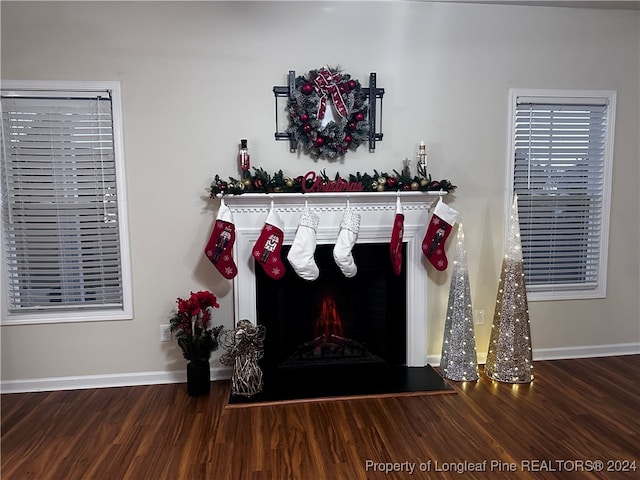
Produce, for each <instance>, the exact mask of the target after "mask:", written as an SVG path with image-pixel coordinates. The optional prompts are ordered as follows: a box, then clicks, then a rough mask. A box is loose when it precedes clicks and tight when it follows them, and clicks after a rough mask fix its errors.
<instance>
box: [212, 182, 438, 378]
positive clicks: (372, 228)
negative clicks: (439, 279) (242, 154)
mask: <svg viewBox="0 0 640 480" xmlns="http://www.w3.org/2000/svg"><path fill="white" fill-rule="evenodd" d="M446 194H447V192H444V191H436V192H413V191H412V192H398V193H396V192H348V193H347V192H345V193H342V192H340V193H339V192H335V193H334V192H331V193H305V194H302V193H291V194H290V193H274V194H264V193H246V194H243V195H235V196H225V197H224V201H225V203H226V204H227V205H228V206H229V208H230V209H231V212H232V214H233V220H234V224H235V228H236V244H235V248H234V259H235V262H236V265H237V266H238V275H237V276H236V277H235V278H234V306H235V315H234V316H235V322H236V323H237V322H238V321H239V320H241V319H248V320H251V321H252V322H253V323H256V321H257V311H256V280H255V263H254V259H253V256H252V255H251V252H252V248H253V245H254V244H255V242H256V241H257V239H258V237H259V236H260V232H261V231H262V227H263V226H264V221H265V220H266V218H267V214H268V213H269V210H270V208H271V207H272V206H273V207H274V208H276V210H277V211H278V214H279V215H280V217H281V218H282V220H283V221H284V224H285V229H284V243H285V244H289V245H290V244H291V243H292V242H293V239H294V237H295V233H296V229H297V227H298V221H299V218H300V214H301V213H302V210H303V209H304V207H305V205H307V206H308V207H309V208H311V209H312V210H313V211H314V213H316V214H317V215H318V216H319V217H320V223H319V225H318V229H317V235H316V240H317V244H319V245H323V244H334V243H335V241H336V239H337V238H338V233H339V230H340V221H341V219H342V214H343V212H344V210H345V208H346V207H347V204H348V205H349V206H350V207H351V208H352V209H354V210H356V211H357V212H358V213H360V215H361V221H360V233H359V234H358V240H357V243H389V241H390V238H391V230H392V227H393V220H394V217H395V213H396V199H397V197H400V201H401V204H402V208H403V213H404V217H405V219H404V236H403V241H404V242H405V243H406V246H407V248H406V270H407V271H406V274H407V295H406V299H405V302H406V307H407V308H406V312H407V365H408V366H424V365H426V363H427V360H426V346H427V343H428V342H427V340H428V339H427V328H426V322H427V311H428V309H427V303H428V300H427V268H428V267H427V262H426V260H425V258H424V255H423V253H422V239H423V237H424V234H425V232H426V229H427V223H428V220H429V209H430V208H431V206H432V205H433V203H434V201H435V200H436V199H438V198H439V197H441V196H443V195H446ZM389 261H390V260H389ZM356 264H357V259H356ZM292 273H293V272H292ZM321 275H322V273H321Z"/></svg>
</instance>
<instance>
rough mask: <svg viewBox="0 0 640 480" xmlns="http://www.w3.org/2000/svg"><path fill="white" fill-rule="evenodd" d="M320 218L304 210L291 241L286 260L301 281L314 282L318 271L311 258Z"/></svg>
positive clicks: (314, 249)
mask: <svg viewBox="0 0 640 480" xmlns="http://www.w3.org/2000/svg"><path fill="white" fill-rule="evenodd" d="M319 220H320V218H319V217H318V215H316V214H315V213H313V212H312V211H311V210H310V209H308V208H305V209H304V210H303V211H302V215H301V216H300V224H299V225H298V230H297V231H296V236H295V238H294V239H293V244H292V245H291V250H289V253H288V254H287V260H289V263H290V264H291V266H292V267H293V269H294V270H295V272H296V273H297V274H298V276H299V277H300V278H302V279H303V280H315V279H317V278H318V275H319V274H320V271H319V270H318V265H316V261H315V259H314V258H313V254H314V253H315V251H316V229H317V228H318V222H319Z"/></svg>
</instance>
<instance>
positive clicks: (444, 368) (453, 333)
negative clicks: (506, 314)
mask: <svg viewBox="0 0 640 480" xmlns="http://www.w3.org/2000/svg"><path fill="white" fill-rule="evenodd" d="M440 371H441V372H442V374H443V375H444V376H445V377H446V378H449V379H451V380H455V381H473V380H477V379H478V355H477V352H476V337H475V333H474V330H473V308H472V306H471V288H470V286H469V269H468V266H467V252H466V250H465V247H464V231H463V228H462V222H460V223H459V224H458V235H457V238H456V256H455V259H454V261H453V272H452V274H451V283H450V285H449V304H448V306H447V319H446V320H445V323H444V338H443V340H442V355H441V357H440Z"/></svg>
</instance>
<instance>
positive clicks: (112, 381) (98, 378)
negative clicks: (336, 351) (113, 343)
mask: <svg viewBox="0 0 640 480" xmlns="http://www.w3.org/2000/svg"><path fill="white" fill-rule="evenodd" d="M638 354H640V343H619V344H613V345H588V346H582V347H561V348H537V349H536V348H534V349H533V360H534V361H536V360H563V359H570V358H592V357H613V356H616V355H638ZM485 361H486V354H485V353H478V363H480V364H483V363H485ZM427 363H429V365H432V366H434V367H436V366H439V365H440V355H429V356H428V357H427ZM231 373H232V370H231V367H213V368H211V380H214V381H215V380H227V379H229V378H231ZM186 381H187V373H186V368H185V369H184V370H180V371H177V370H176V371H166V372H162V371H159V372H136V373H119V374H107V375H81V376H75V377H50V378H34V379H27V380H3V381H2V382H0V393H3V394H5V393H27V392H49V391H56V390H83V389H88V388H109V387H133V386H137V385H162V384H168V383H185V382H186Z"/></svg>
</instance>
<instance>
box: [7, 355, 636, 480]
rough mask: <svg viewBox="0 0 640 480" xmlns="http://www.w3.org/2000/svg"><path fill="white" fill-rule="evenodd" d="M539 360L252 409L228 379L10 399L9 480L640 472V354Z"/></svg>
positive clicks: (609, 475) (349, 479)
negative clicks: (399, 387)
mask: <svg viewBox="0 0 640 480" xmlns="http://www.w3.org/2000/svg"><path fill="white" fill-rule="evenodd" d="M534 368H535V381H534V382H533V383H532V384H531V385H508V384H500V383H497V382H493V381H491V380H489V379H488V378H486V377H484V376H482V377H481V379H480V380H479V381H478V382H477V383H466V384H463V383H455V382H451V383H452V384H453V385H454V386H455V388H456V389H457V391H458V394H457V395H451V394H449V395H426V396H402V397H395V398H378V399H374V398H371V399H357V400H333V401H322V402H311V403H296V404H290V405H271V406H259V407H247V408H225V405H226V403H227V398H228V387H229V385H228V382H215V383H214V384H213V385H212V390H211V394H210V395H209V396H207V397H198V398H189V397H188V396H187V394H186V387H185V385H156V386H147V387H126V388H107V389H96V390H76V391H62V392H42V393H24V394H5V395H2V396H1V401H2V404H1V407H2V424H1V428H2V443H1V453H2V464H1V467H2V470H1V478H2V479H3V480H8V479H20V480H21V479H37V480H46V479H56V480H58V479H64V480H67V479H82V480H86V479H118V480H119V479H134V480H147V479H150V480H155V479H211V480H213V479H216V480H217V479H248V480H257V479H274V480H288V479H305V480H322V479H332V480H334V479H338V480H340V479H345V480H355V479H385V480H387V479H409V478H437V479H449V478H452V479H453V478H469V479H472V478H478V479H482V478H510V479H511V478H522V479H530V478H535V479H565V478H566V479H574V478H575V479H593V478H598V479H617V478H621V479H631V478H640V434H639V431H640V420H639V413H638V412H639V411H640V382H639V380H640V355H632V356H620V357H607V358H593V359H576V360H556V361H544V362H543V361H540V362H535V363H534ZM596 460H599V461H602V462H603V464H602V470H601V471H597V470H599V468H600V464H598V463H595V461H596ZM485 462H486V463H485ZM581 462H582V463H581ZM632 462H635V464H634V463H632ZM380 463H383V464H385V463H389V465H387V466H386V467H383V468H389V469H396V470H400V471H390V472H384V471H380V468H381V466H380ZM412 466H413V468H414V470H413V473H412V471H411V468H412ZM421 468H422V470H428V471H425V472H421V471H420V469H421ZM633 468H635V469H636V471H633ZM510 470H513V471H510ZM620 470H627V471H626V472H625V471H620Z"/></svg>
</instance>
